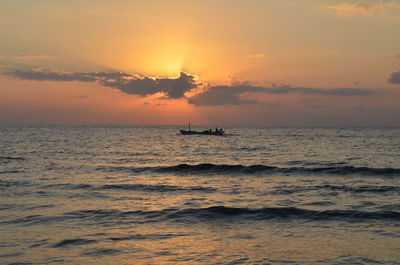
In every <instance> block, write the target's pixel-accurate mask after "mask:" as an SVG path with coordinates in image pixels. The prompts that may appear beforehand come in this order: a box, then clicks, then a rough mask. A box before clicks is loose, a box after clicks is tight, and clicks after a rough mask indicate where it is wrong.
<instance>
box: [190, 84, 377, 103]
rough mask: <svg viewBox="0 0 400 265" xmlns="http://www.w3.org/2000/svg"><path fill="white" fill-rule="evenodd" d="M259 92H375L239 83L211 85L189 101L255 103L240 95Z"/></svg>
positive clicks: (340, 95)
mask: <svg viewBox="0 0 400 265" xmlns="http://www.w3.org/2000/svg"><path fill="white" fill-rule="evenodd" d="M255 92H261V93H265V94H275V95H276V94H281V95H283V94H290V93H300V94H307V95H310V94H313V95H322V96H338V97H349V96H366V95H371V94H373V93H375V92H374V91H372V90H367V89H360V88H334V89H316V88H306V87H292V86H289V85H283V86H272V87H263V86H252V85H248V86H245V85H239V86H234V85H231V86H212V87H209V88H208V89H207V90H206V91H205V92H203V93H201V94H197V95H195V96H193V97H191V98H189V103H190V104H194V105H198V106H205V105H208V106H215V105H240V104H255V103H258V102H257V101H256V100H249V99H244V98H243V97H241V96H242V95H243V94H244V93H255Z"/></svg>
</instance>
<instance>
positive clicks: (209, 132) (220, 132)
mask: <svg viewBox="0 0 400 265" xmlns="http://www.w3.org/2000/svg"><path fill="white" fill-rule="evenodd" d="M180 132H181V134H184V135H194V134H201V135H224V134H225V132H224V130H223V129H218V128H215V131H213V130H211V129H209V130H204V131H201V132H199V131H192V130H190V122H189V126H188V130H180Z"/></svg>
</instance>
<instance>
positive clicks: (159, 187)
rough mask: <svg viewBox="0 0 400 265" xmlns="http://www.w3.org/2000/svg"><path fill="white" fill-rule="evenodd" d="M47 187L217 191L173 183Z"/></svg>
mask: <svg viewBox="0 0 400 265" xmlns="http://www.w3.org/2000/svg"><path fill="white" fill-rule="evenodd" d="M46 188H58V189H69V190H78V189H83V190H127V191H145V192H176V191H182V192H185V191H199V192H215V191H216V189H214V188H210V187H202V186H188V187H184V186H173V185H152V184H126V183H123V184H104V185H100V186H94V185H90V184H70V183H65V184H53V185H48V186H46Z"/></svg>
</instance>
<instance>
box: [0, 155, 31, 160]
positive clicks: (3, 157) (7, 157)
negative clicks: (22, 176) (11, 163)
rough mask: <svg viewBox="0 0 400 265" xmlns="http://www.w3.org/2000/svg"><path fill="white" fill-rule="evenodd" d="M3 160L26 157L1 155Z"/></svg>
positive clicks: (0, 158)
mask: <svg viewBox="0 0 400 265" xmlns="http://www.w3.org/2000/svg"><path fill="white" fill-rule="evenodd" d="M1 160H25V158H23V157H21V156H0V161H1Z"/></svg>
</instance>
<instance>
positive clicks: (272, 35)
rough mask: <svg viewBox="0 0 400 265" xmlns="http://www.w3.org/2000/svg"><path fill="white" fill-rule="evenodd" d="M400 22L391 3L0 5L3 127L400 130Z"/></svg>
mask: <svg viewBox="0 0 400 265" xmlns="http://www.w3.org/2000/svg"><path fill="white" fill-rule="evenodd" d="M399 24H400V4H399V3H398V2H395V1H363V2H360V1H329V0H322V1H314V0H311V1H289V0H284V1H273V0H271V1H257V0H250V1H244V0H238V1H234V2H232V1H228V0H224V1H208V0H205V1H190V0H189V1H179V0H175V1H168V2H167V1H161V0H160V1H157V0H152V1H127V0H117V1H105V0H104V1H102V0H99V1H91V0H87V1H75V0H71V1H51V0H37V1H12V0H4V1H2V2H1V3H0V30H1V32H2V34H1V36H0V43H1V45H0V71H1V75H0V124H163V125H164V124H186V122H187V121H192V123H195V124H210V125H213V124H216V125H229V124H231V125H271V126H281V125H282V126H382V125H384V126H399V125H400V48H399V47H400V35H399V34H398V25H399ZM181 72H184V73H183V74H181ZM116 73H119V74H118V76H117V74H116ZM110 74H114V75H113V76H111V75H110Z"/></svg>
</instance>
